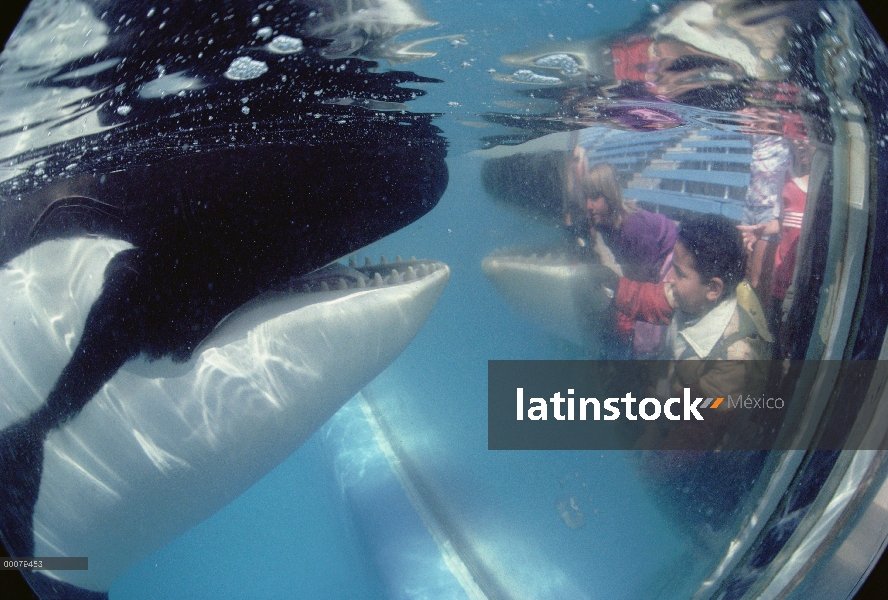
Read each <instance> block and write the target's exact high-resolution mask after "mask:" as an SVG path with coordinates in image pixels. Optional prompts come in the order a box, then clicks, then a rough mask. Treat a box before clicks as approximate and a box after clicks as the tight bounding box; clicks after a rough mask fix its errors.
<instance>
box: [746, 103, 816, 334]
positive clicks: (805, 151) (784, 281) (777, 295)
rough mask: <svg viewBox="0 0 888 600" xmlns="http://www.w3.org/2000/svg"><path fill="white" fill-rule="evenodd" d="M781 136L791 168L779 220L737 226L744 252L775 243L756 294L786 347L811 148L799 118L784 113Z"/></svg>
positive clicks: (780, 207)
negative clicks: (789, 293)
mask: <svg viewBox="0 0 888 600" xmlns="http://www.w3.org/2000/svg"><path fill="white" fill-rule="evenodd" d="M782 117H783V118H782V128H783V136H784V140H785V141H786V143H787V145H788V146H789V149H790V158H791V160H790V167H789V169H788V171H787V172H786V177H785V180H784V184H783V189H782V191H781V195H780V202H779V204H778V209H779V217H778V218H777V219H773V220H771V221H768V222H767V223H761V224H759V225H754V226H740V227H739V228H740V230H741V231H742V232H743V239H744V243H745V244H746V247H747V250H750V249H752V248H755V247H756V246H757V245H760V244H761V243H762V240H766V239H777V240H779V241H777V242H776V244H775V247H774V252H773V255H772V256H770V257H769V259H768V260H766V262H765V265H764V266H765V270H767V271H769V272H770V274H771V276H770V278H769V280H768V281H767V284H768V285H767V287H766V288H765V286H764V285H763V286H762V289H760V290H759V292H760V295H761V297H762V301H763V303H764V304H765V308H766V311H767V313H768V318H769V323H770V326H771V329H772V331H774V332H775V334H776V336H777V337H778V339H780V340H782V342H781V344H780V346H781V347H785V346H786V342H787V341H788V339H789V337H791V332H790V330H789V329H786V330H785V331H784V328H783V323H782V321H783V304H784V301H785V300H786V296H787V291H788V290H789V287H790V285H791V284H792V278H793V272H794V270H795V262H796V254H797V252H798V247H799V236H800V234H801V231H802V219H803V218H804V215H805V204H806V202H807V197H808V180H809V177H810V173H811V159H812V154H813V145H812V143H811V141H810V140H809V139H808V136H807V133H806V130H805V125H804V123H803V122H802V118H801V116H800V115H798V114H794V113H784V114H783V116H782Z"/></svg>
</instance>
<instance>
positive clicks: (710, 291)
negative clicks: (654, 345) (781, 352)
mask: <svg viewBox="0 0 888 600" xmlns="http://www.w3.org/2000/svg"><path fill="white" fill-rule="evenodd" d="M745 269H746V253H745V250H744V248H743V238H742V235H741V234H740V232H739V231H738V230H737V228H736V226H735V225H734V223H732V222H731V221H730V220H729V219H727V218H726V217H723V216H721V215H702V216H699V217H696V218H693V219H689V220H687V221H685V222H683V223H682V224H681V227H680V228H679V230H678V241H677V242H676V244H675V250H674V255H673V258H672V270H671V271H670V272H669V274H668V275H667V277H666V282H665V283H658V284H653V283H643V282H637V281H631V280H629V279H626V278H620V280H619V284H618V285H617V291H616V295H615V297H614V304H615V306H616V308H617V309H618V310H619V311H621V312H623V313H625V314H627V315H629V316H630V317H632V318H635V319H637V320H642V321H649V322H652V323H662V324H667V323H668V324H670V328H669V337H668V340H669V344H668V353H669V355H668V356H664V357H663V358H669V359H710V360H712V359H716V360H718V359H731V360H756V359H767V358H770V357H771V343H772V342H773V338H772V337H771V334H770V333H769V332H768V328H767V323H766V321H765V319H764V314H763V312H762V309H761V305H760V304H759V302H758V299H757V298H756V296H755V294H754V293H753V292H752V290H751V289H750V288H749V285H748V284H747V283H746V282H745V281H743V277H744V273H745Z"/></svg>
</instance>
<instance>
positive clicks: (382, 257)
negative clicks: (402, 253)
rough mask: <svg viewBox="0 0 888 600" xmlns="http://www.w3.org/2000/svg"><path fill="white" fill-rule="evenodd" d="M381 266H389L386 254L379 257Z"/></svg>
mask: <svg viewBox="0 0 888 600" xmlns="http://www.w3.org/2000/svg"><path fill="white" fill-rule="evenodd" d="M379 264H381V265H387V264H388V259H387V258H386V257H385V255H384V254H383V255H382V256H380V257H379Z"/></svg>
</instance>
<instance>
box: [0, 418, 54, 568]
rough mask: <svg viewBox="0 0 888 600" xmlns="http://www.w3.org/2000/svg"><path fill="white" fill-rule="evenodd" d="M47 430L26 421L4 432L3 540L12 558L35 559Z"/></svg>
mask: <svg viewBox="0 0 888 600" xmlns="http://www.w3.org/2000/svg"><path fill="white" fill-rule="evenodd" d="M45 437H46V430H45V429H44V428H43V427H41V426H40V425H39V424H38V423H37V422H36V421H35V420H34V419H32V418H30V419H26V420H25V421H21V422H19V423H16V424H14V425H12V426H11V427H8V428H7V429H5V430H4V431H3V432H0V483H2V485H0V511H2V512H0V538H2V541H3V546H4V548H5V549H6V551H7V552H8V553H9V555H10V556H12V557H17V556H24V557H27V556H33V553H34V532H33V517H34V506H35V505H36V504H37V493H38V492H39V490H40V475H41V473H42V471H43V440H44V438H45Z"/></svg>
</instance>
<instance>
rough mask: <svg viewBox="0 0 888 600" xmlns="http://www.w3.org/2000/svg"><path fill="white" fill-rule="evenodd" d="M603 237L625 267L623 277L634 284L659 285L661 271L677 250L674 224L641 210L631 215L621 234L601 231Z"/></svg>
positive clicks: (676, 231) (625, 222) (626, 220)
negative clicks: (675, 247) (636, 282)
mask: <svg viewBox="0 0 888 600" xmlns="http://www.w3.org/2000/svg"><path fill="white" fill-rule="evenodd" d="M600 232H601V237H602V238H603V239H604V243H605V244H607V246H608V248H610V249H611V252H613V253H614V258H616V259H617V262H618V263H620V265H621V266H622V267H623V275H624V276H625V277H627V278H628V279H632V280H634V281H649V282H651V283H657V282H659V281H660V280H661V279H662V278H663V277H662V275H661V274H660V270H661V269H662V268H663V264H664V262H665V261H666V258H667V257H668V256H669V254H670V253H671V252H672V248H673V246H675V240H676V239H677V237H678V229H677V228H676V226H675V222H674V221H672V220H671V219H668V218H666V217H665V216H663V215H660V214H654V213H651V212H648V211H646V210H641V209H638V210H637V211H636V212H633V213H629V214H628V215H627V216H626V218H625V219H624V220H623V226H622V227H621V228H620V230H619V231H610V230H608V229H605V228H602V229H600Z"/></svg>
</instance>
